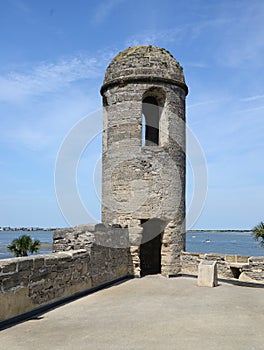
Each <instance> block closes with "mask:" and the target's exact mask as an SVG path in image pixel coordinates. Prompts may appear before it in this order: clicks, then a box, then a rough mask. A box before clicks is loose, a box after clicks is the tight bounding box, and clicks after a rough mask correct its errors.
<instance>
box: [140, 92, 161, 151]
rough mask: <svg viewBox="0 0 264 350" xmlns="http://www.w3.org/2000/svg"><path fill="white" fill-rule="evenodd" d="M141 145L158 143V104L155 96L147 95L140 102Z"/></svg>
mask: <svg viewBox="0 0 264 350" xmlns="http://www.w3.org/2000/svg"><path fill="white" fill-rule="evenodd" d="M142 104H143V106H142V146H158V145H159V120H160V113H159V106H158V102H157V100H156V98H155V97H152V96H148V97H145V98H144V99H143V102H142Z"/></svg>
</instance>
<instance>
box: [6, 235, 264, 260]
mask: <svg viewBox="0 0 264 350" xmlns="http://www.w3.org/2000/svg"><path fill="white" fill-rule="evenodd" d="M23 234H29V235H30V236H31V237H32V238H33V239H39V240H40V241H41V242H42V243H49V244H48V245H46V247H45V246H44V248H42V249H41V250H40V254H48V253H50V252H51V251H52V248H51V245H50V244H51V243H52V239H53V232H52V231H29V232H28V231H0V259H6V258H11V257H13V254H12V253H10V252H8V249H7V245H8V244H10V243H11V242H12V240H13V239H14V238H17V237H18V236H21V235H23ZM47 246H48V247H47ZM186 251H187V252H197V253H219V254H236V255H249V256H264V249H263V248H261V247H260V246H259V244H258V242H256V241H255V240H254V239H253V237H252V235H251V233H250V232H206V231H198V232H187V233H186Z"/></svg>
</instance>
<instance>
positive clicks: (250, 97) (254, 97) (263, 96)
mask: <svg viewBox="0 0 264 350" xmlns="http://www.w3.org/2000/svg"><path fill="white" fill-rule="evenodd" d="M263 99H264V95H255V96H249V97H245V98H242V99H241V101H243V102H251V101H258V100H263Z"/></svg>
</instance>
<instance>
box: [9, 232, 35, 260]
mask: <svg viewBox="0 0 264 350" xmlns="http://www.w3.org/2000/svg"><path fill="white" fill-rule="evenodd" d="M7 249H8V250H9V251H10V252H11V253H13V254H14V255H15V256H16V257H18V256H28V253H31V254H33V253H37V252H38V251H39V249H40V241H39V240H38V239H36V240H34V241H33V240H32V238H31V237H30V236H29V235H23V236H20V237H18V238H15V239H13V241H12V243H11V244H9V245H8V246H7Z"/></svg>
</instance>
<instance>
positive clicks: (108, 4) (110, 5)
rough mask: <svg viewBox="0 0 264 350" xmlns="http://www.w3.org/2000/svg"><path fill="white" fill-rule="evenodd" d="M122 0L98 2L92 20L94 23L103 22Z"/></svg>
mask: <svg viewBox="0 0 264 350" xmlns="http://www.w3.org/2000/svg"><path fill="white" fill-rule="evenodd" d="M123 1H124V0H105V1H102V2H100V4H99V5H98V7H97V8H96V11H95V15H94V18H93V22H94V23H95V24H101V23H103V22H104V21H105V20H106V19H107V17H109V16H110V14H111V12H112V11H113V9H114V8H115V7H116V6H117V5H119V4H120V3H121V2H123Z"/></svg>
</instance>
